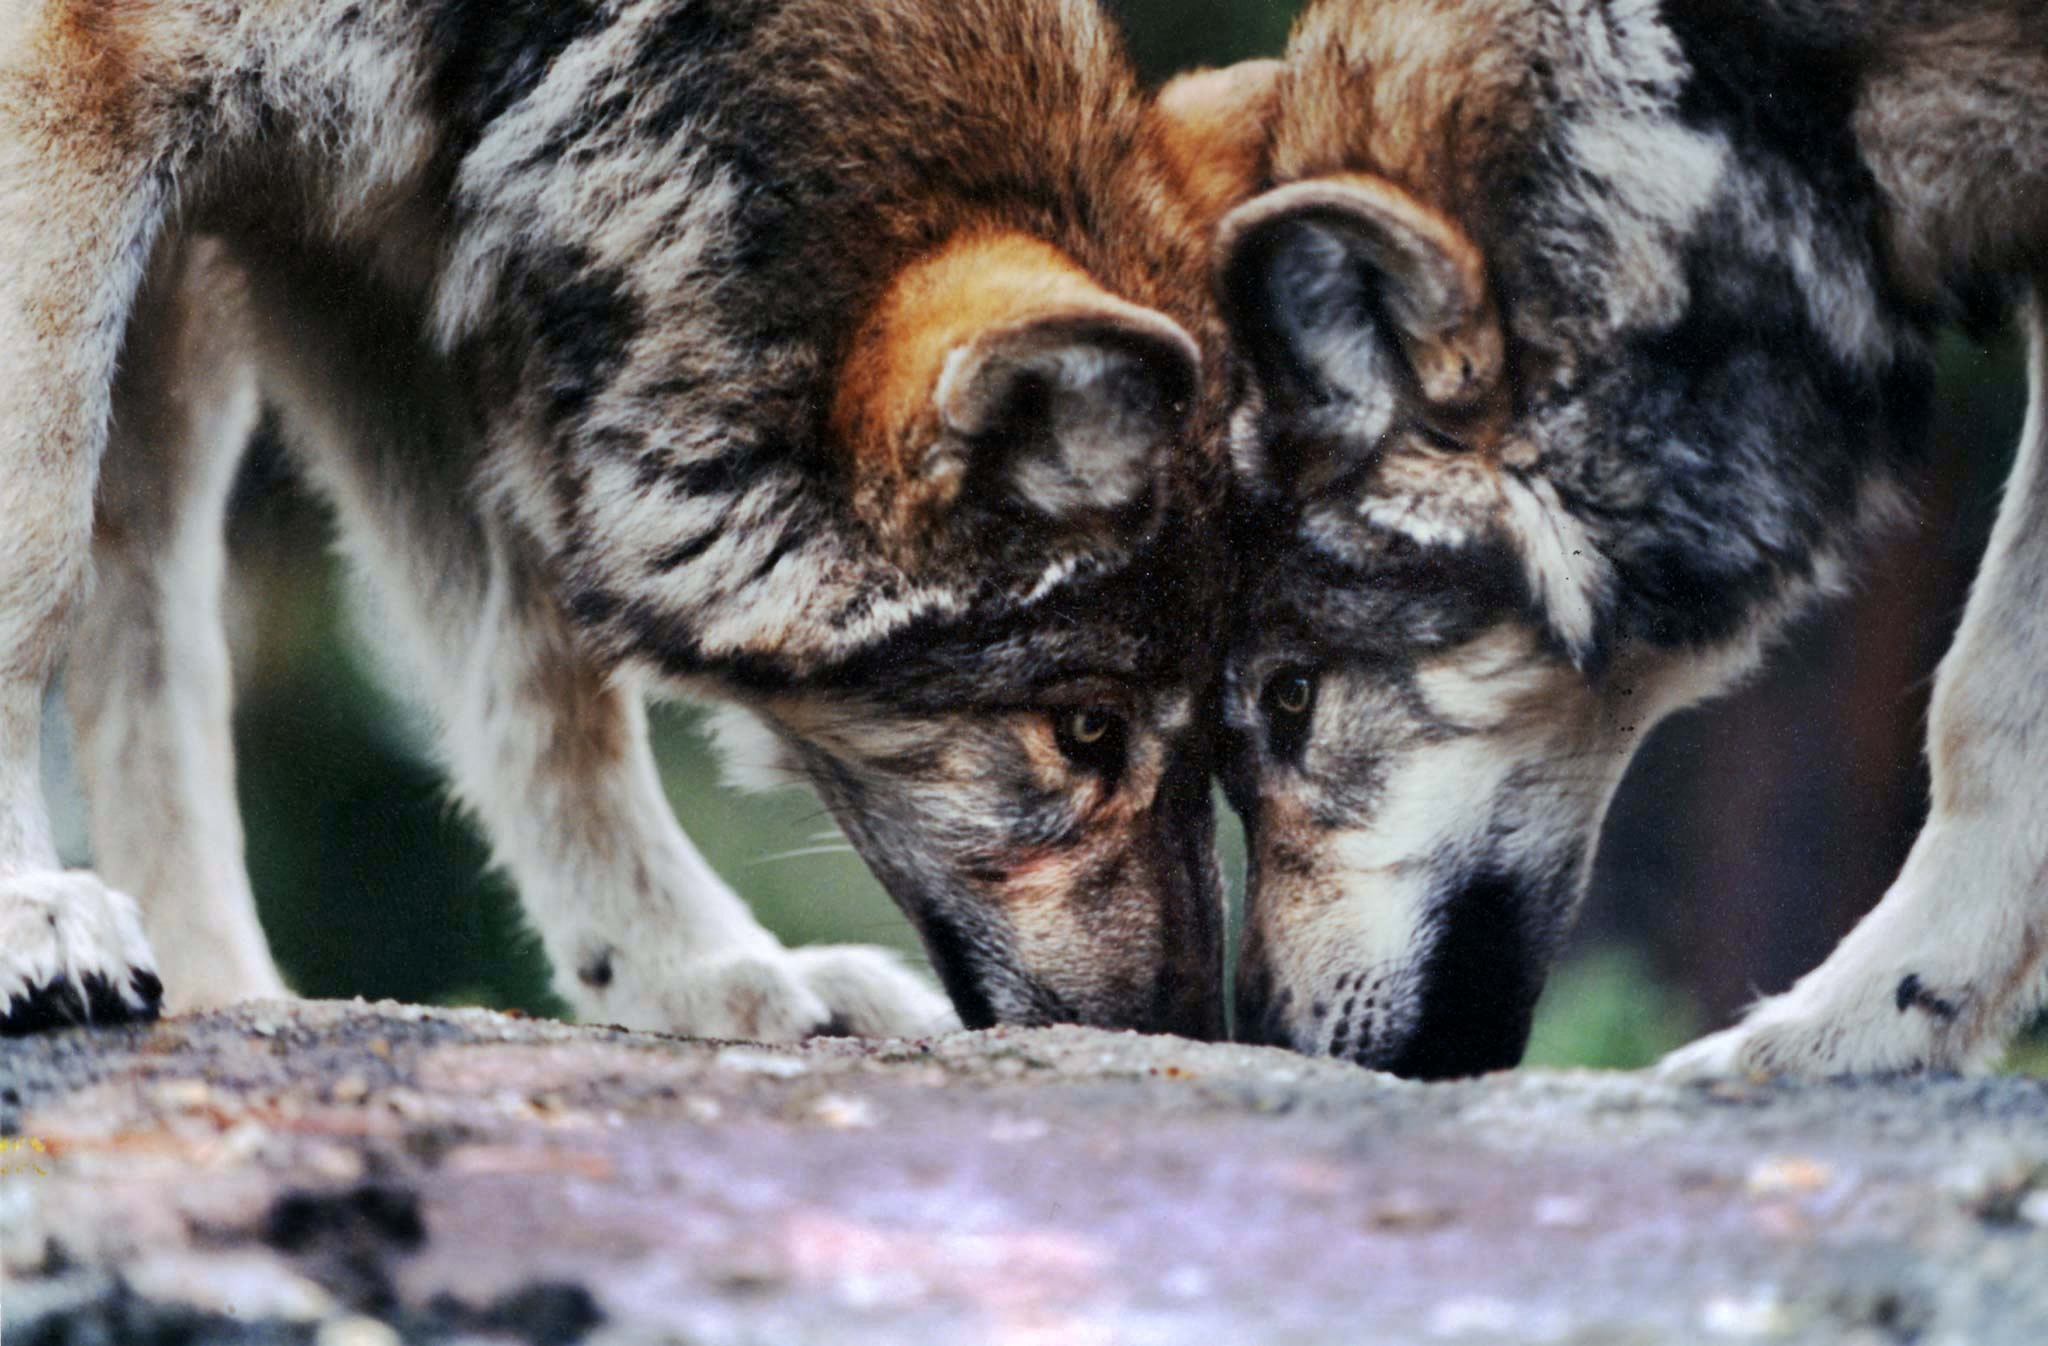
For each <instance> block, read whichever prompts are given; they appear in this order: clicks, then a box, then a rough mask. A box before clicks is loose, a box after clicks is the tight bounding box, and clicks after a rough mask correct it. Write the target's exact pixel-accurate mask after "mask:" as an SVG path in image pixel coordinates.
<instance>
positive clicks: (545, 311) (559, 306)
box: [512, 247, 644, 428]
mask: <svg viewBox="0 0 2048 1346" xmlns="http://www.w3.org/2000/svg"><path fill="white" fill-rule="evenodd" d="M512 271H513V274H514V275H515V276H516V277H517V280H516V282H515V286H516V293H517V295H518V303H519V308H520V311H521V312H522V313H523V314H524V315H525V316H526V319H527V321H528V322H529V323H530V324H531V340H532V343H533V352H534V357H533V358H534V366H535V367H534V369H533V370H532V372H533V374H534V375H536V376H537V378H536V379H535V382H536V383H537V385H538V386H539V387H540V388H541V389H542V390H543V391H544V395H545V397H546V399H547V400H546V408H547V413H548V416H549V418H550V420H552V421H553V422H554V423H555V424H556V426H557V427H558V428H559V427H564V426H568V425H571V424H573V423H574V422H575V421H576V420H577V418H579V417H580V416H581V414H582V413H583V412H584V411H585V410H586V409H587V408H588V407H589V405H590V403H591V402H592V400H593V399H595V398H596V397H597V396H598V395H599V394H600V393H602V392H603V391H604V390H605V389H606V388H607V387H609V386H610V384H611V381H612V380H613V379H614V378H615V377H617V375H618V372H619V370H620V369H621V368H622V367H623V366H624V365H625V362H626V356H627V352H628V349H629V348H630V346H631V345H632V342H633V339H634V338H635V337H636V336H638V335H639V333H640V329H641V326H642V324H643V321H644V318H643V315H642V313H641V309H640V304H639V302H638V301H637V300H635V299H634V298H633V296H632V293H631V291H630V289H629V288H628V283H627V280H626V277H625V276H624V275H623V274H622V273H620V272H617V271H613V270H609V269H606V268H604V267H600V266H597V265H595V264H593V263H592V261H591V260H590V258H589V257H588V256H587V255H586V254H584V253H583V252H582V251H581V250H580V249H577V248H570V247H561V248H550V249H546V250H543V251H539V252H535V253H532V254H529V255H527V256H525V257H522V258H520V259H519V261H518V262H517V263H516V264H515V266H514V267H513V268H512Z"/></svg>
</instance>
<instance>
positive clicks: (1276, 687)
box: [1259, 668, 1316, 762]
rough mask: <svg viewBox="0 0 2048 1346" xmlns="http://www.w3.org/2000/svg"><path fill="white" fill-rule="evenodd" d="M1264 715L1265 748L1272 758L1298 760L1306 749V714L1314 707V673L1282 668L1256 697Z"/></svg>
mask: <svg viewBox="0 0 2048 1346" xmlns="http://www.w3.org/2000/svg"><path fill="white" fill-rule="evenodd" d="M1259 702H1260V708H1261V709H1262V710H1263V711H1264V712H1265V716H1266V751H1267V752H1269V753H1270V754H1271V755H1272V756H1273V758H1274V759H1275V760H1276V761H1281V762H1299V761H1301V758H1302V754H1303V753H1305V752H1306V751H1307V750H1308V731H1309V715H1310V713H1311V712H1312V711H1314V710H1315V708H1316V675H1315V673H1314V672H1313V671H1311V670H1309V669H1306V668H1283V669H1281V670H1280V671H1279V672H1278V673H1276V674H1275V675H1274V676H1273V679H1272V681H1270V682H1268V683H1267V684H1266V690H1265V692H1264V693H1263V694H1262V695H1261V696H1260V698H1259Z"/></svg>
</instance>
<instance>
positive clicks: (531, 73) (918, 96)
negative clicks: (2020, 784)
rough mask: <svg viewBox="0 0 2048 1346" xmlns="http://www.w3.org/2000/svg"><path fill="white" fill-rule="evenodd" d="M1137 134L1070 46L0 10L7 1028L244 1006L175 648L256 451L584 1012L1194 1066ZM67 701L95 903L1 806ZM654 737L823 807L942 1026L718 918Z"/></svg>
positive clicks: (301, 1) (762, 29)
mask: <svg viewBox="0 0 2048 1346" xmlns="http://www.w3.org/2000/svg"><path fill="white" fill-rule="evenodd" d="M1176 126H1177V122H1176V120H1175V118H1174V117H1173V116H1169V115H1166V114H1164V113H1161V112H1160V111H1158V110H1157V109H1155V108H1154V107H1153V106H1152V105H1150V104H1149V103H1148V102H1147V101H1146V99H1144V98H1143V97H1142V96H1141V95H1140V92H1139V90H1138V89H1137V87H1136V84H1135V82H1134V80H1133V78H1132V76H1131V74H1130V71H1129V69H1128V67H1127V65H1126V63H1125V59H1124V56H1123V53H1122V51H1121V48H1120V46H1119V45H1118V42H1117V40H1116V38H1115V36H1114V34H1113V32H1112V30H1111V29H1110V28H1109V26H1108V25H1107V23H1106V22H1105V21H1104V20H1103V18H1102V17H1101V16H1100V15H1099V14H1098V13H1097V11H1096V10H1095V8H1094V7H1093V6H1092V5H1091V4H1089V3H1087V2H1086V0H874V2H873V3H861V4H844V3H838V2H837V0H550V2H549V3H540V4H528V5H514V6H500V5H492V4H487V3H481V2H480V0H292V2H291V3H286V2H285V0H180V2H179V3H171V2H170V0H6V3H5V4H4V5H0V237H5V238H7V239H8V240H9V245H8V248H7V250H6V251H5V252H4V254H0V481H4V483H5V485H4V487H0V526H4V528H5V531H6V533H7V535H8V544H7V546H6V547H5V548H4V549H0V1006H4V1007H5V1009H4V1019H0V1026H4V1027H6V1028H8V1029H11V1030H15V1031H20V1030H23V1029H32V1028H37V1027H41V1026H45V1025H49V1024H53V1023H68V1022H75V1021H84V1020H90V1021H94V1022H108V1021H118V1020H121V1019H124V1018H125V1019H133V1018H141V1017H147V1016H149V1015H152V1014H154V1013H155V1012H156V1010H157V1008H158V1006H159V1004H160V1003H161V1001H162V998H163V997H164V996H165V995H168V996H169V997H170V998H171V1003H173V1004H174V1005H183V1006H197V1005H205V1004H213V1003H219V1002H222V1001H227V1000H233V999H237V998H241V997H246V996H257V995H270V994H275V993H277V992H278V991H280V990H281V989H282V984H281V982H280V980H279V978H278V975H277V972H276V970H275V969H274V967H273V966H272V964H271V961H270V958H269V954H268V952H267V950H266V948H265V945H264V941H263V937H262V933H261V930H260V928H259V926H258V924H257V921H256V918H255V911H254V907H253V906H252V903H251V900H250V896H249V890H248V882H247V879H246V877H245V876H244V874H243V873H242V867H241V863H240V850H241V833H240V830H239V828H240V824H239V822H238V819H237V817H236V814H235V811H234V807H233V800H232V794H231V791H230V785H231V780H232V763H231V761H230V758H229V746H228V737H227V705H228V684H227V678H226V656H225V653H224V646H223V642H222V639H221V632H220V622H219V614H218V589H219V585H220V576H221V564H222V558H221V542H220V531H221V529H220V522H221V511H222V507H223V499H224V497H225V494H226V491H227V489H228V484H229V482H230V481H231V480H232V477H233V474H234V459H235V456H236V455H237V453H239V451H240V449H241V446H242V443H243V441H244V440H245V439H246V437H247V432H248V428H249V423H250V419H251V417H252V415H254V414H255V408H256V406H257V404H258V401H259V399H261V400H262V401H264V402H267V403H268V404H270V405H271V406H273V407H275V408H276V410H277V412H278V415H279V417H280V420H281V424H282V426H283V432H284V435H285V438H286V440H287V442H288V445H289V449H290V451H291V453H292V454H293V455H294V457H295V459H296V460H297V462H298V464H299V466H300V468H301V469H302V470H303V472H304V474H305V475H306V476H307V477H308V478H309V479H310V480H311V481H312V482H314V483H315V484H316V485H317V487H318V488H319V489H320V490H321V491H322V492H323V493H324V494H325V496H326V497H327V499H328V500H329V501H331V503H332V506H333V509H334V512H335V515H336V517H337V519H338V522H339V525H340V535H341V539H342V546H343V548H344V550H345V551H346V552H347V554H348V555H349V557H350V558H351V559H352V561H353V562H354V565H355V569H356V570H357V571H358V572H359V574H360V575H361V577H362V579H363V580H364V582H365V584H366V586H367V588H368V589H369V590H370V592H371V595H372V600H373V602H374V604H375V606H376V608H377V610H378V612H379V616H380V621H381V625H382V627H383V629H384V630H385V632H386V633H388V635H389V636H390V637H391V643H392V645H393V646H394V647H395V648H396V650H397V651H398V655H397V662H398V663H399V665H400V667H401V668H402V670H403V671H404V672H405V673H406V675H407V676H408V678H409V680H410V681H411V682H412V684H413V685H414V690H415V691H416V692H417V694H418V696H419V697H420V699H421V701H422V703H423V704H424V705H425V706H426V707H427V708H428V709H429V710H430V711H431V712H432V715H433V718H434V720H435V721H436V723H437V725H438V728H439V731H440V741H441V743H442V745H443V751H444V755H445V757H446V760H447V765H448V768H449V771H450V773H451V776H452V778H453V782H454V785H455V789H456V791H457V793H458V795H459V797H460V798H461V799H462V800H463V801H464V802H465V803H466V804H467V805H468V806H469V807H470V808H471V809H472V810H473V811H474V812H475V813H476V815H477V816H478V817H479V818H480V820H481V821H482V823H483V824H484V825H485V827H486V829H487V831H488V833H489V835H490V837H491V839H492V841H493V844H494V846H495V849H496V854H497V856H498V857H499V859H500V860H501V861H502V863H503V864H504V866H505V867H506V868H507V869H508V870H509V871H510V873H511V875H512V877H513V878H514V880H515V881H516V883H517V886H518V888H519V890H520V892H521V895H522V898H523V900H524V903H525V906H526V910H527V912H528V914H529V916H530V918H531V921H532V923H533V925H534V926H535V928H536V929H537V930H538V932H539V935H540V938H541V940H542V943H543V945H544V946H545V949H546V952H547V954H548V957H549V958H550V960H551V961H552V963H553V966H554V968H555V969H556V980H557V984H558V986H559V987H560V989H561V991H562V992H563V994H564V995H565V997H566V998H567V999H568V1000H569V1001H570V1003H571V1004H572V1005H573V1006H574V1008H575V1009H576V1010H577V1012H578V1013H579V1014H580V1015H582V1016H583V1017H585V1018H590V1019H595V1020H599V1021H604V1022H612V1023H622V1024H626V1025H629V1026H634V1027H642V1028H652V1029H661V1030H668V1031H675V1032H687V1033H696V1034H706V1035H718V1036H731V1037H748V1038H771V1039H782V1038H794V1037H801V1036H804V1035H808V1034H812V1033H818V1032H855V1033H891V1032H903V1033H909V1032H924V1031H929V1030H933V1029H936V1028H941V1027H944V1026H946V1025H948V1024H950V1023H952V1022H954V1013H955V1012H957V1016H958V1020H959V1021H961V1022H964V1023H966V1024H968V1025H970V1026H983V1025H988V1024H991V1023H995V1022H998V1021H1006V1022H1017V1023H1039V1022H1047V1021H1054V1020H1075V1021H1081V1022H1086V1023H1094V1024H1104V1025H1124V1026H1134V1027H1146V1028H1155V1029H1175V1030H1179V1031H1182V1032H1185V1033H1190V1034H1195V1035H1201V1036H1210V1035H1213V1034H1214V1033H1215V1032H1216V1031H1217V1030H1218V1028H1219V1025H1220V1004H1219V1001H1218V995H1219V992H1218V983H1219V982H1220V970H1219V969H1220V948H1221V943H1220V938H1219V933H1218V932H1219V925H1220V919H1221V912H1220V903H1219V901H1218V886H1217V877H1216V873H1215V866H1214V861H1213V859H1212V855H1211V829H1212V825H1213V824H1212V820H1211V818H1210V812H1209V807H1210V806H1209V793H1208V788H1209V787H1208V784H1207V780H1208V774H1209V768H1208V755H1207V754H1208V743H1207V733H1206V729H1205V725H1206V723H1207V721H1206V720H1205V718H1204V717H1203V716H1202V715H1201V714H1200V710H1201V706H1200V701H1201V698H1202V697H1203V695H1204V694H1205V691H1206V689H1207V688H1208V686H1209V684H1210V682H1211V681H1212V672H1213V669H1214V666H1215V661H1216V655H1215V653H1214V651H1215V649H1216V648H1217V646H1218V639H1217V636H1216V633H1215V630H1214V628H1215V625H1216V623H1217V621H1218V615H1217V614H1218V613H1219V612H1220V610H1221V600H1220V597H1219V593H1220V588H1221V585H1222V584H1223V583H1224V576H1225V572H1226V569H1227V567H1225V566H1224V565H1223V564H1222V560H1221V558H1222V555H1223V538H1222V536H1221V532H1220V528H1219V527H1218V525H1217V523H1216V520H1217V518H1218V514H1219V511H1218V510H1217V508H1216V506H1215V502H1216V500H1217V499H1218V498H1219V496H1220V493H1221V491H1222V488H1223V472H1222V470H1221V464H1220V452H1219V451H1217V450H1215V449H1213V448H1211V447H1210V446H1211V445H1213V444H1215V443H1217V442H1218V441H1217V437H1216V436H1215V435H1214V434H1213V432H1212V430H1211V428H1210V427H1209V426H1208V424H1207V422H1206V420H1205V418H1206V417H1208V416H1209V415H1210V414H1211V413H1210V412H1209V410H1208V408H1209V407H1210V406H1211V405H1212V404H1213V401H1214V399H1213V398H1212V397H1211V396H1209V383H1210V381H1211V380H1212V379H1213V378H1214V377H1216V374H1217V371H1218V369H1219V368H1220V362H1219V361H1218V360H1216V359H1215V358H1213V357H1211V358H1208V359H1206V360H1205V358H1204V354H1203V352H1204V349H1205V348H1210V349H1213V348H1214V346H1215V345H1217V344H1218V343H1217V342H1216V341H1215V339H1214V337H1215V334H1214V333H1213V332H1211V331H1210V330H1209V329H1210V328H1211V327H1213V325H1214V321H1215V320H1214V317H1213V314H1212V312H1211V310H1210V309H1209V308H1208V307H1207V304H1206V296H1207V283H1206V271H1205V261H1204V255H1203V246H1202V245H1203V231H1202V227H1201V225H1202V218H1201V214H1200V211H1199V209H1198V208H1197V205H1198V198H1199V193H1198V192H1196V191H1195V187H1196V185H1197V184H1195V183H1194V182H1193V181H1192V180H1191V178H1190V176H1189V171H1188V163H1187V160H1188V153H1189V147H1190V145H1194V144H1199V143H1200V139H1201V127H1200V125H1199V123H1198V122H1190V123H1189V129H1187V130H1185V131H1177V130H1176ZM94 573H96V575H97V585H96V587H95V586H93V585H92V584H90V583H89V582H88V580H89V576H90V575H92V574H94ZM67 654H68V655H69V660H70V662H69V675H68V683H69V687H70V696H71V699H72V703H73V711H74V715H75V719H76V722H77V725H78V729H79V735H80V745H81V746H80V751H81V757H82V760H83V763H84V766H85V768H86V776H87V778H88V790H89V794H90V797H91V804H92V812H93V825H94V832H95V837H96V850H97V864H98V869H97V871H96V872H95V873H77V872H72V873H67V872H62V871H61V870H60V869H59V867H58V863H57V860H56V858H55V855H54V852H53V849H52V846H51V844H50V840H49V828H48V823H47V818H46V814H45V808H44V804H43V801H42V800H41V798H40V796H39V793H38V785H37V779H36V744H37V733H38V729H37V726H38V716H39V700H40V698H41V696H42V691H43V687H44V685H45V682H46V681H47V680H48V679H49V677H50V676H51V674H52V670H53V669H54V668H56V666H57V665H58V663H59V661H60V660H61V659H63V658H64V657H65V656H66V655H67ZM650 693H670V694H685V695H691V696H697V697H709V698H712V699H714V700H717V701H720V702H722V703H724V704H726V705H728V706H729V707H731V708H732V715H731V717H730V719H729V722H728V724H727V727H726V730H725V737H726V739H727V741H728V742H729V744H730V745H731V747H732V756H733V758H734V760H735V762H736V763H737V764H738V766H739V767H741V768H743V769H744V771H745V772H747V773H749V774H751V775H753V776H756V777H771V778H778V779H779V778H789V777H794V778H797V779H800V780H802V781H804V782H807V783H809V784H810V785H811V786H813V787H815V788H816V790H817V791H818V792H819V793H820V794H821V795H822V797H823V799H824V801H825V803H826V804H827V805H828V806H829V808H830V809H831V811H832V812H833V814H834V816H835V817H836V819H837V820H838V821H839V823H840V824H841V826H842V827H843V828H844V830H845V831H846V833H847V835H848V836H849V837H850V838H851V840H852V842H853V844H854V845H855V847H856V848H857V849H858V850H859V851H860V852H861V853H862V854H863V855H864V856H865V857H866V859H867V860H868V862H869V863H870V864H871V865H872V867H873V868H874V869H875V871H876V872H877V873H878V874H879V876H880V877H881V879H882V881H883V882H884V883H885V885H886V886H887V887H888V888H889V890H890V891H891V893H892V894H893V895H894V896H895V897H896V899H897V900H898V901H899V903H900V904H901V905H902V907H903V908H904V910H905V911H906V912H907V913H908V915H909V917H910V919H911V921H912V922H913V924H914V925H915V926H916V928H917V930H918V932H919V934H920V935H921V936H922V939H923V942H924V944H925V946H926V948H927V949H928V950H929V952H930V954H931V958H932V961H933V963H934V964H935V966H936V968H937V971H938V973H939V976H940V978H941V980H942V981H943V982H944V984H945V987H946V990H947V991H948V993H949V995H950V1001H951V1007H952V1008H951V1009H949V1008H948V1006H947V1003H946V1001H945V1000H943V999H941V998H940V997H939V996H938V995H937V994H936V993H934V992H933V991H932V990H930V989H929V988H928V987H927V986H926V985H925V984H924V983H923V982H922V981H921V980H920V979H919V978H917V977H915V976H913V975H912V974H911V973H910V972H908V971H907V970H906V969H904V968H902V967H900V966H898V965H896V964H895V963H894V962H893V961H892V960H890V959H889V958H887V957H886V956H884V955H882V954H881V953H879V952H877V951H875V950H870V949H858V948H850V949H839V948H823V949H798V950H788V949H784V948H783V947H781V946H780V945H779V944H778V943H777V941H776V940H775V939H774V938H773V937H772V936H770V935H769V934H768V933H767V932H766V931H765V930H764V929H763V928H762V927H761V926H760V925H759V924H758V923H757V922H756V921H755V919H754V917H753V916H752V914H751V913H750V912H749V911H748V910H747V908H746V906H745V904H744V902H742V901H741V900H740V898H739V897H738V896H736V895H735V894H734V893H733V892H732V891H731V890H730V889H729V888H727V887H726V885H725V884H724V883H723V882H722V881H721V880H720V879H719V878H718V877H717V876H716V875H714V874H713V873H711V871H710V870H709V869H708V868H707V866H706V865H705V864H704V862H703V860H702V859H701V858H700V857H699V855H698V854H697V852H696V851H695V849H694V848H693V847H692V846H691V844H690V842H689V840H688V839H687V838H686V837H685V836H684V835H683V834H682V832H681V831H680V830H679V829H678V828H677V826H676V824H675V822H674V820H673V819H672V817H671V816H670V813H669V811H668V809H667V807H666V806H665V803H664V801H663V799H662V796H661V793H660V791H659V788H658V784H657V781H656V777H655V770H654V764H653V761H652V759H651V757H650V755H649V751H648V747H647V742H646V734H645V725H644V721H643V709H642V706H643V697H644V696H646V695H648V694H650ZM131 893H132V894H133V896H134V898H136V899H139V900H140V910H139V912H138V909H137V905H136V903H135V902H134V901H131V899H130V897H129V896H128V894H131ZM821 900H824V899H823V897H822V895H821ZM152 946H153V947H154V952H152Z"/></svg>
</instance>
